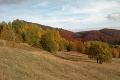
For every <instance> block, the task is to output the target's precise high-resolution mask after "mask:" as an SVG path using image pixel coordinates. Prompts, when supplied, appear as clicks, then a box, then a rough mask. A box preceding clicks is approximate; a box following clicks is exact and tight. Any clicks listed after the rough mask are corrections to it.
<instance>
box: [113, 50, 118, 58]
mask: <svg viewBox="0 0 120 80" xmlns="http://www.w3.org/2000/svg"><path fill="white" fill-rule="evenodd" d="M112 54H113V57H114V58H119V51H118V49H117V48H112Z"/></svg>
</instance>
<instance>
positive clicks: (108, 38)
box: [74, 29, 120, 44]
mask: <svg viewBox="0 0 120 80" xmlns="http://www.w3.org/2000/svg"><path fill="white" fill-rule="evenodd" d="M74 35H75V37H76V38H82V39H84V41H102V42H107V43H109V44H120V30H116V29H101V30H94V31H84V32H78V33H75V34H74Z"/></svg>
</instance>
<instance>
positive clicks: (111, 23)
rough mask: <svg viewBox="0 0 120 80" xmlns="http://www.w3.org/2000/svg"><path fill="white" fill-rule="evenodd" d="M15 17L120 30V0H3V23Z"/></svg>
mask: <svg viewBox="0 0 120 80" xmlns="http://www.w3.org/2000/svg"><path fill="white" fill-rule="evenodd" d="M15 19H22V20H26V21H29V22H34V23H40V24H43V25H49V26H52V27H58V28H63V29H68V30H71V31H86V30H98V29H102V28H115V29H120V0H0V22H1V21H7V22H8V21H13V20H15Z"/></svg>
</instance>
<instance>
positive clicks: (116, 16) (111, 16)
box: [107, 12, 120, 20]
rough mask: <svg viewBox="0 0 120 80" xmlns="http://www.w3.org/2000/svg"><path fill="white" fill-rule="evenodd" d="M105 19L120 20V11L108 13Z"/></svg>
mask: <svg viewBox="0 0 120 80" xmlns="http://www.w3.org/2000/svg"><path fill="white" fill-rule="evenodd" d="M107 19H108V20H120V12H119V13H112V14H108V16H107Z"/></svg>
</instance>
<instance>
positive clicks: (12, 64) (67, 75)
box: [0, 40, 120, 80]
mask: <svg viewBox="0 0 120 80" xmlns="http://www.w3.org/2000/svg"><path fill="white" fill-rule="evenodd" d="M0 43H1V44H0V80H119V79H120V77H119V76H120V69H119V66H120V64H119V63H120V59H113V61H112V63H105V64H102V65H101V64H97V63H96V61H95V60H90V59H88V58H87V56H86V55H84V54H80V53H77V52H58V54H55V55H53V54H51V53H49V52H46V51H44V50H40V49H35V48H33V47H30V46H29V45H27V44H26V43H24V44H23V43H19V45H21V46H20V47H18V48H10V47H7V46H5V43H8V42H6V41H3V40H0ZM2 44H4V46H3V45H2Z"/></svg>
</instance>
